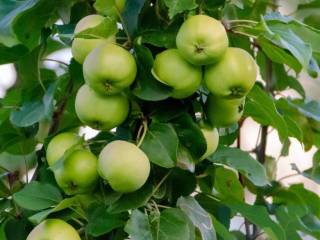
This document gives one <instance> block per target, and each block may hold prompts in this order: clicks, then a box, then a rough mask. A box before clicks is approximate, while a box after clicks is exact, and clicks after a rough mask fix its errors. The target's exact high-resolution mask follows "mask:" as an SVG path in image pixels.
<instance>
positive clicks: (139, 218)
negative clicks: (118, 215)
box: [124, 209, 153, 240]
mask: <svg viewBox="0 0 320 240" xmlns="http://www.w3.org/2000/svg"><path fill="white" fill-rule="evenodd" d="M124 230H125V231H126V232H127V233H128V234H129V235H130V237H131V239H132V240H152V239H153V238H152V232H151V228H150V224H149V219H148V216H147V215H145V214H143V213H142V212H140V211H139V210H137V209H136V210H133V211H132V213H131V217H130V219H129V221H128V222H127V224H126V226H125V228H124Z"/></svg>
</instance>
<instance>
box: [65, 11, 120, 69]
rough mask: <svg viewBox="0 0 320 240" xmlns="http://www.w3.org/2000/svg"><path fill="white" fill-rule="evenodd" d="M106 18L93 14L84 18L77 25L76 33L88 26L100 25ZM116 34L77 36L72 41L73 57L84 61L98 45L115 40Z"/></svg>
mask: <svg viewBox="0 0 320 240" xmlns="http://www.w3.org/2000/svg"><path fill="white" fill-rule="evenodd" d="M104 19H105V18H104V17H103V16H100V15H97V14H93V15H89V16H86V17H84V18H82V19H81V20H80V21H79V22H78V23H77V25H76V28H75V30H74V33H75V34H77V33H80V32H82V31H84V30H86V29H88V28H93V27H96V26H98V25H99V24H101V23H102V22H103V20H104ZM115 41H116V38H115V36H110V37H108V38H90V39H89V38H75V39H74V40H73V42H72V47H71V52H72V56H73V58H74V59H75V60H76V61H77V62H79V63H81V64H82V63H83V62H84V60H85V58H86V57H87V55H88V54H89V53H90V52H91V51H92V50H93V49H94V48H96V47H98V46H101V45H103V44H106V43H110V42H115Z"/></svg>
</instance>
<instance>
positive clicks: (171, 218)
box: [156, 208, 194, 240]
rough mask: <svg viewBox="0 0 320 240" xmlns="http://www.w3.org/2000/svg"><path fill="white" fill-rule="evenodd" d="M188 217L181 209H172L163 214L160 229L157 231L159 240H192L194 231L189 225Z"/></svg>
mask: <svg viewBox="0 0 320 240" xmlns="http://www.w3.org/2000/svg"><path fill="white" fill-rule="evenodd" d="M188 221H189V220H188V218H187V216H186V215H185V214H184V213H183V212H182V211H181V210H179V209H176V208H171V209H166V210H164V211H163V212H161V216H160V227H159V229H157V231H158V235H157V238H156V239H159V240H178V239H179V240H180V239H185V240H192V239H194V229H192V228H191V225H190V224H189V223H188Z"/></svg>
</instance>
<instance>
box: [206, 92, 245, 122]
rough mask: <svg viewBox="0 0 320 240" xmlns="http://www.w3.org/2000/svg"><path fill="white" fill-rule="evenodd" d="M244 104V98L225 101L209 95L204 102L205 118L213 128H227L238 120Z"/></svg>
mask: <svg viewBox="0 0 320 240" xmlns="http://www.w3.org/2000/svg"><path fill="white" fill-rule="evenodd" d="M244 102H245V98H235V99H226V98H219V97H216V96H214V95H212V94H210V95H209V96H208V99H207V102H206V113H207V117H208V119H209V120H210V122H211V124H212V125H213V126H215V127H228V126H230V125H232V124H235V123H237V122H238V121H239V120H240V118H241V116H242V114H243V109H244Z"/></svg>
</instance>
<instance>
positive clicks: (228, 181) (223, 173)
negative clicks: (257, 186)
mask: <svg viewBox="0 0 320 240" xmlns="http://www.w3.org/2000/svg"><path fill="white" fill-rule="evenodd" d="M214 187H215V189H216V190H217V191H218V192H219V193H220V194H221V198H228V197H232V198H235V199H238V200H240V201H243V199H244V190H243V187H242V185H241V183H240V182H239V177H238V174H237V173H236V172H235V171H233V170H231V169H228V168H224V167H217V168H216V169H215V171H214Z"/></svg>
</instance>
